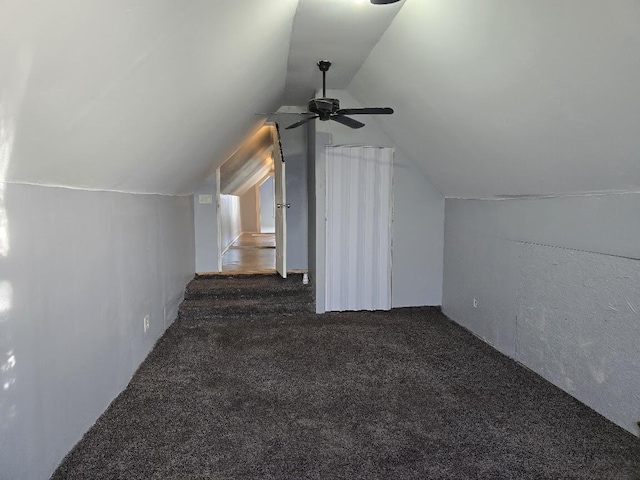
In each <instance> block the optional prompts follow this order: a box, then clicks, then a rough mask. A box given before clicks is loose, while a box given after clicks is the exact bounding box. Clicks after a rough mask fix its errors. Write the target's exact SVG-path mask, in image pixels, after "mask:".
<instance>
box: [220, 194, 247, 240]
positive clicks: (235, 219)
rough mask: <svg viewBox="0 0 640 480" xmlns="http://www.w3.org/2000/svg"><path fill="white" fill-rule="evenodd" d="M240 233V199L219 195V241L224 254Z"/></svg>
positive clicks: (235, 196)
mask: <svg viewBox="0 0 640 480" xmlns="http://www.w3.org/2000/svg"><path fill="white" fill-rule="evenodd" d="M241 233H242V220H241V219H240V197H238V196H237V195H220V239H221V241H222V243H221V245H222V251H223V252H224V251H225V250H226V249H227V248H229V247H230V246H231V244H232V243H233V242H234V241H235V239H236V238H238V236H239V235H240V234H241Z"/></svg>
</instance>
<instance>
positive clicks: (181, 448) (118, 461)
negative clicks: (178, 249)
mask: <svg viewBox="0 0 640 480" xmlns="http://www.w3.org/2000/svg"><path fill="white" fill-rule="evenodd" d="M248 281H249V282H254V283H255V282H258V283H260V282H261V281H262V280H260V279H258V280H256V279H253V280H251V279H249V280H248ZM207 282H209V285H206V284H207ZM231 282H232V283H233V282H234V281H233V280H231ZM215 283H216V280H215V279H199V280H196V281H194V282H193V283H192V284H191V285H190V288H189V292H188V300H187V301H186V302H185V305H184V308H183V309H182V311H181V317H180V318H179V319H178V320H177V321H176V322H175V323H174V324H173V325H172V326H171V327H170V328H169V329H168V330H167V332H166V333H165V335H164V336H163V337H162V338H161V339H160V341H159V342H158V344H157V345H156V347H155V349H154V350H153V352H152V353H151V354H150V356H149V357H148V358H147V360H146V361H145V362H144V363H143V365H142V366H141V367H140V369H139V371H138V372H137V373H136V375H135V376H134V378H133V380H132V381H131V383H130V385H129V387H128V388H127V389H126V390H125V391H124V392H123V393H122V394H121V395H120V396H119V397H118V398H117V399H116V400H115V401H114V402H113V403H112V405H111V406H110V407H109V409H108V410H107V411H106V412H105V414H104V415H102V417H100V419H99V420H98V421H97V423H96V425H95V426H94V427H93V428H92V429H91V430H90V431H89V432H88V433H87V434H86V435H85V436H84V438H83V439H82V441H81V442H80V443H79V444H78V445H77V446H76V448H75V449H74V450H73V451H72V452H71V453H70V454H69V455H68V456H67V458H66V459H65V460H64V462H63V463H62V465H61V466H60V467H59V469H58V470H57V471H56V473H55V474H54V475H53V477H52V478H54V479H118V478H120V479H190V478H197V479H204V478H207V479H209V478H212V479H254V478H255V479H258V478H260V479H303V478H305V479H306V478H309V479H333V478H344V479H376V478H385V479H405V478H406V479H409V478H411V479H428V478H434V479H479V478H487V479H507V478H509V479H544V478H547V479H559V478H572V479H583V478H589V479H640V441H639V440H638V439H637V438H635V437H633V436H632V435H630V434H629V433H627V432H625V431H624V430H622V429H620V428H618V427H617V426H615V425H613V424H612V423H610V422H608V421H607V420H605V419H604V418H603V417H601V416H599V415H598V414H596V413H594V412H593V411H592V410H590V409H588V408H587V407H585V406H583V405H582V404H580V403H579V402H577V401H576V400H574V399H572V398H571V397H570V396H568V395H566V394H564V393H563V392H561V391H560V390H558V389H557V388H555V387H554V386H552V385H551V384H549V383H548V382H546V381H544V380H542V379H541V378H540V377H538V376H537V375H535V374H533V373H531V372H530V371H528V370H526V369H524V368H522V367H521V366H519V365H517V364H516V363H514V362H513V361H511V360H509V359H508V358H506V357H504V356H502V355H501V354H499V353H498V352H496V351H495V350H493V349H492V348H491V347H489V346H487V345H486V344H484V343H483V342H481V341H480V340H478V339H477V338H475V337H474V336H473V335H471V334H470V333H469V332H467V331H465V330H463V329H462V328H460V327H458V326H456V325H455V324H454V323H452V322H451V321H449V320H448V319H447V318H446V317H444V316H443V315H442V314H441V313H440V312H439V310H437V309H435V308H408V309H397V310H393V311H391V312H355V313H340V314H325V315H315V314H312V313H306V312H305V310H308V308H303V307H302V306H301V305H306V303H307V302H308V297H305V295H308V292H306V293H305V292H303V293H302V297H301V298H302V300H296V298H298V297H296V295H298V294H296V293H295V290H294V289H291V288H289V287H288V285H291V284H290V283H286V282H282V283H281V285H282V288H281V289H279V290H278V291H275V290H274V292H275V293H273V292H272V300H273V299H275V301H276V303H277V302H283V304H289V303H291V304H293V305H295V304H296V302H297V301H299V303H300V305H298V307H300V308H299V309H298V313H296V310H295V309H288V310H287V309H284V310H283V311H282V312H280V311H278V309H267V310H265V311H264V312H257V311H253V310H251V308H252V307H251V305H252V304H251V298H250V295H249V294H248V293H247V292H246V291H243V290H242V288H241V287H240V286H236V287H234V288H232V289H227V292H226V293H224V294H221V295H210V296H209V294H208V293H207V292H208V291H209V290H210V289H211V288H212V284H215ZM237 285H240V283H238V284H237ZM276 297H277V298H276ZM230 298H237V299H238V302H239V303H238V308H239V309H240V310H239V312H240V313H238V314H237V315H234V314H233V312H232V311H231V310H230V309H229V308H230V307H229V304H230ZM189 302H191V303H189ZM207 302H209V307H211V305H215V304H221V305H222V306H225V305H226V307H227V310H224V309H223V312H224V313H223V314H216V313H215V309H213V308H209V313H201V314H198V310H197V309H198V308H201V309H203V310H202V312H206V311H207V310H206V308H207V305H205V304H206V303H207ZM241 305H245V307H244V310H243V309H242V308H243V307H241ZM247 305H248V306H247Z"/></svg>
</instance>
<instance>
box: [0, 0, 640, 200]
mask: <svg viewBox="0 0 640 480" xmlns="http://www.w3.org/2000/svg"><path fill="white" fill-rule="evenodd" d="M294 16H295V20H294ZM389 25H390V26H389ZM387 27H388V28H387ZM320 59H328V60H331V61H332V62H333V63H334V65H333V67H332V69H331V71H330V72H329V75H328V87H329V88H331V89H341V88H344V87H346V86H347V85H348V87H347V90H348V92H349V93H350V94H351V95H353V97H354V98H355V99H356V100H357V101H358V102H359V103H361V104H363V105H372V106H391V107H394V108H395V110H396V114H395V115H392V116H384V117H377V119H376V120H377V121H378V122H379V125H380V126H381V127H382V128H383V129H384V130H385V132H386V133H387V134H388V136H389V137H390V138H391V139H392V140H393V141H394V143H396V145H397V146H398V147H399V148H401V149H402V150H403V151H404V152H405V153H406V154H407V155H408V156H409V157H410V158H412V159H413V161H414V162H415V163H416V164H418V165H419V166H421V167H422V168H423V169H424V171H425V173H426V175H427V176H428V177H429V179H430V180H431V181H432V183H433V184H434V185H435V186H436V187H437V188H439V189H440V191H441V192H443V193H444V194H445V195H447V196H458V197H474V198H486V197H493V196H500V195H547V194H556V193H578V192H593V191H640V159H639V153H640V140H639V138H640V135H638V132H640V95H638V90H639V88H640V87H639V85H640V2H638V0H615V1H613V2H603V1H601V0H559V1H555V2H550V1H548V2H544V1H539V0H521V1H518V2H515V1H511V2H506V1H504V0H406V1H405V2H403V3H399V4H395V5H387V6H373V5H370V4H369V2H368V1H365V2H364V3H363V4H358V3H356V0H300V1H299V2H298V0H241V1H240V0H237V1H229V0H118V1H113V0H93V1H91V2H87V1H86V0H66V1H65V2H51V1H50V0H3V1H2V2H1V3H0V183H1V182H23V183H35V184H44V185H60V186H70V187H74V188H87V189H101V190H119V191H126V192H144V193H163V194H184V193H191V192H192V191H193V190H194V189H195V187H196V186H197V185H198V184H199V183H201V182H202V181H203V180H204V177H205V176H206V173H207V172H209V171H211V168H215V167H217V166H219V165H221V164H222V163H223V162H224V160H226V159H227V158H229V157H230V156H231V155H232V154H233V153H234V152H236V151H237V150H238V148H239V146H240V145H241V144H242V141H243V139H246V138H250V137H251V135H252V134H253V133H254V132H255V131H256V130H257V129H258V128H259V127H260V126H261V125H262V123H263V121H264V118H261V117H257V116H255V115H254V113H255V112H264V111H273V110H275V109H276V108H278V107H279V106H281V105H296V104H297V105H301V104H304V103H305V102H306V101H307V100H308V99H309V98H310V97H311V96H313V93H314V91H315V90H317V89H318V87H319V86H320V82H321V74H320V73H319V72H318V70H317V67H316V62H317V61H318V60H320ZM363 62H364V63H363ZM354 75H355V76H354ZM285 87H286V91H285ZM285 92H286V93H285ZM365 128H366V127H365Z"/></svg>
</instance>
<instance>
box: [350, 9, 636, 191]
mask: <svg viewBox="0 0 640 480" xmlns="http://www.w3.org/2000/svg"><path fill="white" fill-rule="evenodd" d="M639 91H640V2H638V1H637V0H616V1H615V2H602V1H600V0H562V1H557V2H549V1H535V0H529V1H517V2H515V1H503V0H481V1H476V0H474V1H471V0H428V1H427V0H407V2H406V4H405V5H404V7H403V8H402V10H401V11H400V12H399V14H398V15H397V16H396V17H395V20H394V21H393V23H392V24H391V26H390V27H389V29H388V30H387V31H386V33H385V34H384V36H383V37H382V39H381V40H380V42H379V43H378V44H377V46H376V47H375V48H374V49H373V51H372V53H371V55H370V56H369V57H368V59H367V61H366V62H365V63H364V65H363V67H362V69H361V70H360V71H359V72H358V74H357V75H356V76H355V78H354V80H353V81H352V82H351V84H350V86H349V87H348V92H349V93H350V94H351V95H353V96H354V97H355V98H356V99H357V100H358V101H359V102H360V103H362V104H363V105H383V104H384V105H389V106H392V107H394V108H395V109H396V114H395V115H393V116H390V117H379V118H378V121H379V122H380V124H381V126H382V127H383V128H384V129H385V131H386V132H387V133H388V135H389V136H390V137H391V139H392V140H393V141H394V142H395V143H396V144H397V145H399V146H400V147H401V148H402V149H403V151H405V153H407V154H408V155H409V156H410V157H411V158H412V159H413V160H414V161H415V162H416V164H418V165H420V166H421V167H423V168H424V170H425V172H426V174H427V175H428V177H429V178H430V180H431V181H432V183H433V184H434V185H435V186H436V187H437V188H439V189H440V191H441V192H442V193H443V194H445V195H446V196H453V197H465V198H489V197H494V196H501V195H507V196H509V195H550V194H558V193H579V192H600V191H638V190H640V134H639V132H640V93H639Z"/></svg>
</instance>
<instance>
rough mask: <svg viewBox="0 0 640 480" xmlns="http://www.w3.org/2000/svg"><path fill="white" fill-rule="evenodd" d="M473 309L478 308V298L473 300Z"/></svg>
mask: <svg viewBox="0 0 640 480" xmlns="http://www.w3.org/2000/svg"><path fill="white" fill-rule="evenodd" d="M473 308H478V300H476V298H475V297H474V298H473Z"/></svg>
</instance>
